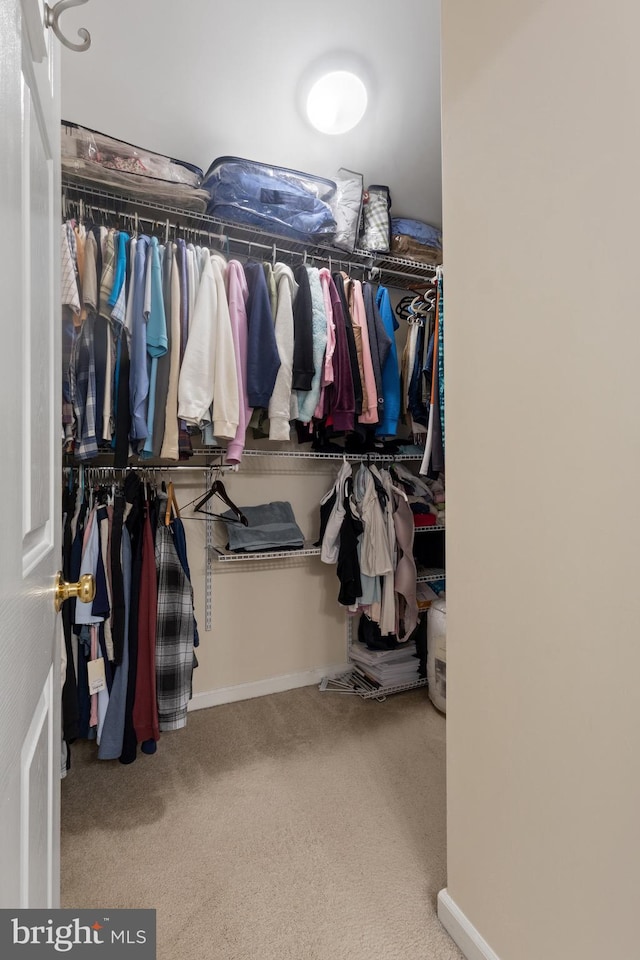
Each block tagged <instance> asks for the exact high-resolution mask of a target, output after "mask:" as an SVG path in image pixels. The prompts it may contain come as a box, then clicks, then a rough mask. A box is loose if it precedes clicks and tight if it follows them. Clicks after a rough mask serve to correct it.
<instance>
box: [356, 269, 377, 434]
mask: <svg viewBox="0 0 640 960" xmlns="http://www.w3.org/2000/svg"><path fill="white" fill-rule="evenodd" d="M351 285H352V299H351V319H352V321H353V323H354V325H355V326H358V327H360V330H361V331H362V365H363V367H364V382H365V387H366V391H367V409H366V410H363V411H362V413H361V414H360V416H359V417H358V422H359V423H377V422H378V419H379V417H378V391H377V389H376V377H375V373H374V371H373V360H372V359H371V345H370V343H369V326H368V324H367V314H366V312H365V307H364V297H363V296H362V284H361V283H360V281H359V280H352V281H351Z"/></svg>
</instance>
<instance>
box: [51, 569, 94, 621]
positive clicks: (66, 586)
mask: <svg viewBox="0 0 640 960" xmlns="http://www.w3.org/2000/svg"><path fill="white" fill-rule="evenodd" d="M95 595H96V578H95V577H94V576H93V574H91V573H85V574H84V576H82V577H80V579H79V580H78V582H77V583H67V582H66V580H63V579H62V571H60V570H59V571H58V573H57V574H56V592H55V599H54V601H53V603H54V606H55V608H56V613H57V612H58V611H59V610H60V608H61V606H62V604H63V603H64V601H65V600H68V599H69V598H70V597H77V598H78V600H81V601H82V603H91V601H92V600H93V598H94V597H95Z"/></svg>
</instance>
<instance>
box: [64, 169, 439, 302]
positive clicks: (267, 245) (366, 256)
mask: <svg viewBox="0 0 640 960" xmlns="http://www.w3.org/2000/svg"><path fill="white" fill-rule="evenodd" d="M62 185H63V210H64V205H65V204H67V205H70V204H75V205H77V207H78V209H80V208H81V204H82V203H84V205H86V206H88V207H89V208H92V209H99V210H101V211H102V210H104V211H105V212H106V215H107V216H112V217H116V218H127V217H128V218H129V219H130V220H131V221H132V220H134V218H135V217H136V216H137V217H138V219H139V220H140V219H142V220H145V221H146V222H148V223H153V224H155V225H156V226H158V227H159V228H160V229H164V230H165V233H166V232H167V225H168V229H169V231H170V230H172V229H173V230H174V231H175V232H182V233H183V234H186V235H187V236H188V234H189V233H193V234H198V235H200V236H205V235H209V234H211V236H212V238H213V237H214V236H215V238H216V239H218V240H221V241H222V242H224V243H226V242H228V243H229V244H237V245H239V246H242V247H247V248H248V249H249V255H250V254H251V249H252V248H255V249H256V250H263V251H268V252H269V253H270V254H271V255H272V256H273V254H274V251H275V253H276V255H277V254H278V253H280V254H284V255H286V256H289V257H291V256H293V255H299V256H301V257H302V258H303V261H306V260H307V259H312V260H313V261H315V262H316V263H320V262H321V263H325V264H327V263H332V264H335V265H336V266H337V267H338V269H345V268H347V269H349V270H353V269H359V270H362V271H367V270H368V271H370V273H369V278H370V279H371V280H375V281H376V282H384V278H385V277H389V278H394V279H397V280H398V281H400V284H397V285H399V286H403V285H404V286H408V285H409V284H410V283H419V282H421V281H423V280H427V279H431V278H432V277H433V275H434V273H435V271H436V267H435V266H434V265H432V264H426V263H421V262H420V261H416V260H409V259H408V258H406V257H397V256H395V255H394V254H392V253H389V252H375V251H374V252H371V251H368V250H360V249H358V248H356V249H355V250H354V251H353V253H351V254H347V255H346V256H345V251H343V250H338V249H337V248H335V247H331V246H330V245H323V244H321V243H318V244H305V243H303V242H301V241H298V240H294V239H289V238H283V237H277V236H276V235H275V234H271V233H269V232H267V231H265V230H261V229H260V228H259V227H250V226H247V225H246V224H233V223H229V222H227V221H223V220H220V219H218V218H216V217H212V216H210V215H208V214H205V213H199V212H197V211H194V210H185V209H183V208H180V207H176V206H173V205H171V204H167V203H163V202H162V201H153V200H145V199H143V198H131V197H127V196H123V195H121V194H117V193H114V192H111V191H109V190H105V189H104V188H102V187H99V186H94V185H93V184H92V183H91V182H87V181H79V180H77V179H75V178H74V176H73V175H72V174H63V177H62ZM143 211H144V212H146V213H147V214H148V215H147V216H145V215H144V212H143ZM158 214H161V215H164V217H165V219H159V217H158ZM214 231H215V234H214ZM275 240H277V241H278V242H277V244H276V243H275V242H274V241H275ZM282 241H284V244H286V246H285V245H283V243H282ZM224 252H230V251H224ZM391 286H393V284H391Z"/></svg>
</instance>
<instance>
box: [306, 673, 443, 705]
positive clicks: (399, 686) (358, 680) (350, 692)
mask: <svg viewBox="0 0 640 960" xmlns="http://www.w3.org/2000/svg"><path fill="white" fill-rule="evenodd" d="M426 686H427V679H426V677H416V679H415V680H407V681H406V682H405V683H394V684H388V685H387V686H379V687H377V686H375V684H373V683H372V682H371V681H369V680H367V679H366V677H363V676H362V675H361V674H360V673H358V672H357V671H355V670H349V671H347V672H346V673H341V674H340V675H339V676H337V677H323V679H322V680H321V681H320V687H319V689H320V691H321V692H322V693H338V694H342V695H343V696H344V695H346V696H358V697H362V699H363V700H378V701H380V702H383V701H384V700H386V699H387V697H388V696H391V694H393V693H404V691H405V690H417V689H418V687H426Z"/></svg>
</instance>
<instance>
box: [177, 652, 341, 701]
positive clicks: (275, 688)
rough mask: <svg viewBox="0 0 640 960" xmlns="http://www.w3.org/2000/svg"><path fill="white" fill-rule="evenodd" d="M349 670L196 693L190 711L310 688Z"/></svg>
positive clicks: (334, 668) (317, 670) (322, 669)
mask: <svg viewBox="0 0 640 960" xmlns="http://www.w3.org/2000/svg"><path fill="white" fill-rule="evenodd" d="M348 669H349V664H348V663H340V664H334V665H333V666H331V667H315V668H314V669H313V670H304V671H303V672H302V673H288V674H286V675H285V676H283V677H269V678H268V679H266V680H255V681H254V682H253V683H238V684H236V685H235V686H233V687H220V688H219V689H218V690H207V691H206V693H196V694H195V695H194V697H193V699H192V700H191V701H190V703H189V710H203V709H205V708H206V707H219V706H220V705H221V704H223V703H235V702H236V701H238V700H253V698H254V697H266V696H267V695H268V694H270V693H283V692H284V691H285V690H296V689H297V688H298V687H310V686H312V685H313V684H315V683H320V681H321V680H322V678H323V677H335V676H338V674H340V673H345V672H346V671H347V670H348Z"/></svg>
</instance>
